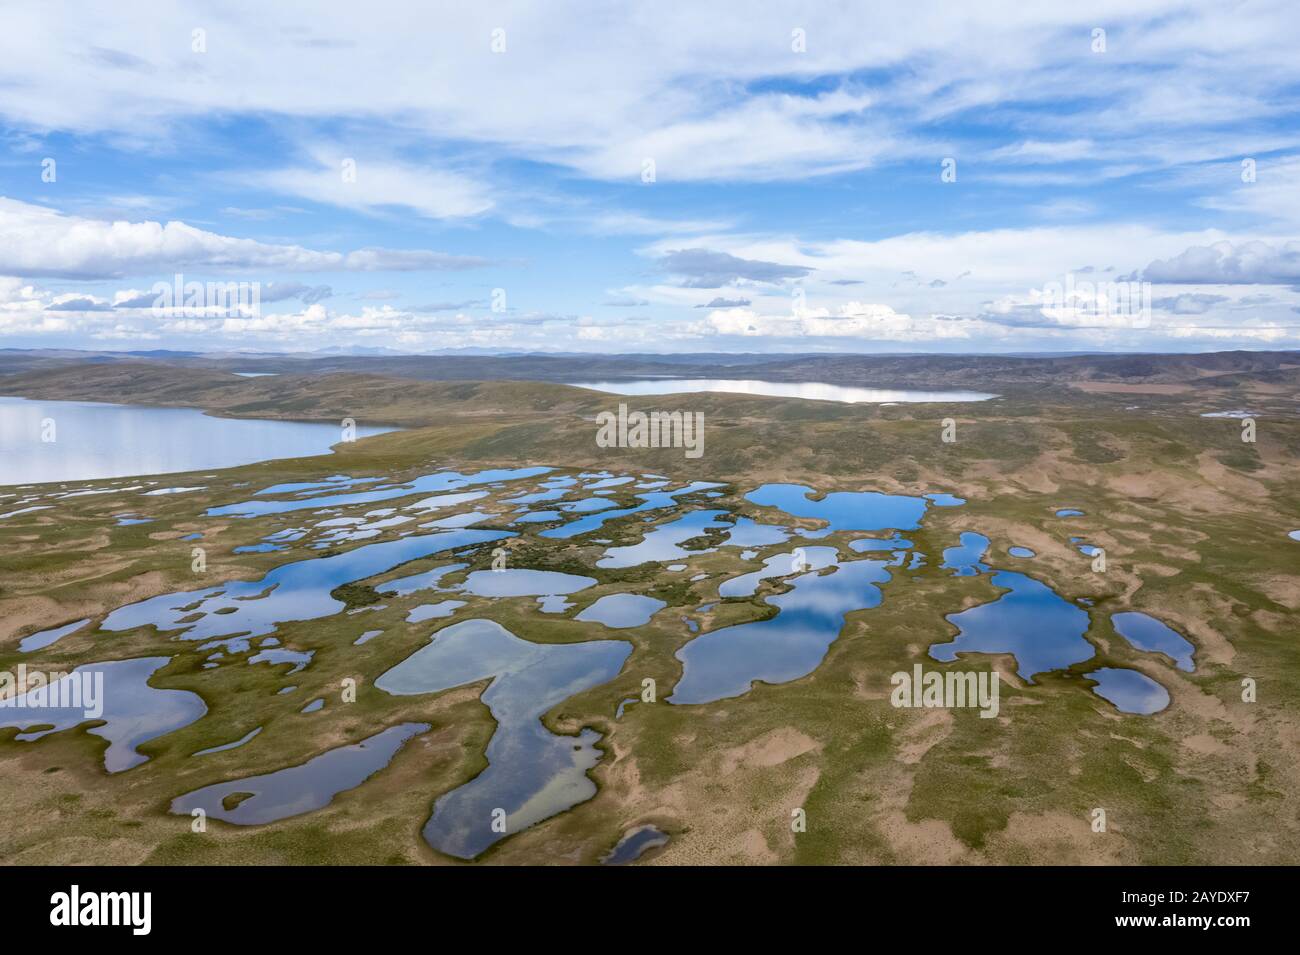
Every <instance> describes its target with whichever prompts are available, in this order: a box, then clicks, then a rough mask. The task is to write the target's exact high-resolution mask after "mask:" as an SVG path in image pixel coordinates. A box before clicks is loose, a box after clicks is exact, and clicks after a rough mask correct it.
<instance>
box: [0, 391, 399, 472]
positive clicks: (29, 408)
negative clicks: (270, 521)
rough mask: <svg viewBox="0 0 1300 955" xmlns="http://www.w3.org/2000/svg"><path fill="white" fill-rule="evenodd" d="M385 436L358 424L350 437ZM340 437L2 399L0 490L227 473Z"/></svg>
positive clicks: (135, 410) (159, 411)
mask: <svg viewBox="0 0 1300 955" xmlns="http://www.w3.org/2000/svg"><path fill="white" fill-rule="evenodd" d="M391 430H393V429H391V428H376V427H361V426H358V427H357V430H356V436H357V437H358V438H363V437H367V436H369V435H372V434H382V433H383V432H385V431H391ZM51 437H53V439H54V440H52V441H51V440H48V439H49V438H51ZM342 438H343V433H342V430H341V428H340V426H339V425H337V424H320V423H307V422H300V421H264V420H260V419H253V418H214V417H212V416H211V415H206V414H204V413H203V412H202V411H198V410H196V409H194V408H146V407H142V406H139V405H112V404H101V403H98V402H90V401H42V400H29V399H27V398H6V397H0V485H6V484H41V483H45V482H49V481H88V480H94V479H98V478H115V477H127V476H130V475H136V474H174V473H176V472H180V471H201V470H209V469H213V470H215V469H217V468H230V467H236V466H237V465H241V464H253V463H255V462H258V461H270V460H274V459H276V458H299V457H306V456H308V455H314V454H328V453H329V450H330V447H331V445H335V444H338V443H339V442H340V441H341V440H342ZM43 439H44V440H43Z"/></svg>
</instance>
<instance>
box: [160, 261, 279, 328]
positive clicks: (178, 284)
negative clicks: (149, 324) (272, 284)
mask: <svg viewBox="0 0 1300 955" xmlns="http://www.w3.org/2000/svg"><path fill="white" fill-rule="evenodd" d="M150 291H151V292H153V294H154V296H155V298H154V300H153V306H152V309H153V311H154V313H155V314H157V315H163V316H174V317H175V316H179V317H183V318H207V317H224V316H228V315H240V316H243V317H246V318H256V317H258V316H260V315H261V314H262V283H261V282H187V281H185V276H184V275H182V274H181V273H180V272H177V273H176V274H175V275H173V276H172V281H171V282H170V283H168V282H155V283H154V284H153V288H152V289H150Z"/></svg>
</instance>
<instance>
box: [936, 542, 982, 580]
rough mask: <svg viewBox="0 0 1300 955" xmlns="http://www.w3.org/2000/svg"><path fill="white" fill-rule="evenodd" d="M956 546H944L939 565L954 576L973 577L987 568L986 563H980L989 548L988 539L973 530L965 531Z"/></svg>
mask: <svg viewBox="0 0 1300 955" xmlns="http://www.w3.org/2000/svg"><path fill="white" fill-rule="evenodd" d="M959 540H960V541H961V543H960V544H958V545H957V546H956V547H946V548H944V551H943V563H942V564H941V565H940V566H941V567H942V568H944V569H946V570H951V571H952V572H953V576H954V577H974V576H976V575H977V574H982V573H984V572H985V571H986V570H988V569H989V568H988V565H987V564H982V563H980V558H981V557H983V556H984V555H985V554H986V553H987V552H988V549H989V539H988V538H987V537H985V536H984V535H983V534H976V533H975V532H974V531H965V532H963V533H962V535H961V537H960V538H959Z"/></svg>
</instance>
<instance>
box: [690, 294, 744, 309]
mask: <svg viewBox="0 0 1300 955" xmlns="http://www.w3.org/2000/svg"><path fill="white" fill-rule="evenodd" d="M750 304H752V303H751V302H750V300H749V299H747V298H722V297H721V296H719V297H717V298H714V299H712V300H710V301H708V302H705V303H704V304H703V305H696V306H695V307H696V308H744V307H745V306H747V305H750Z"/></svg>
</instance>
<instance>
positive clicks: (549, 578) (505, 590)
mask: <svg viewBox="0 0 1300 955" xmlns="http://www.w3.org/2000/svg"><path fill="white" fill-rule="evenodd" d="M595 584H596V578H594V577H581V576H579V575H577V574H562V573H560V572H558V571H554V570H529V569H526V568H523V567H507V568H506V569H505V570H476V571H474V572H473V573H471V574H470V575H469V576H468V577H466V578H465V582H464V583H462V584H457V585H456V588H455V589H456V590H460V591H463V592H465V593H469V594H474V595H475V596H477V597H551V596H555V595H557V594H572V593H577V592H578V591H579V590H586V589H587V588H588V587H593V586H595Z"/></svg>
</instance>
